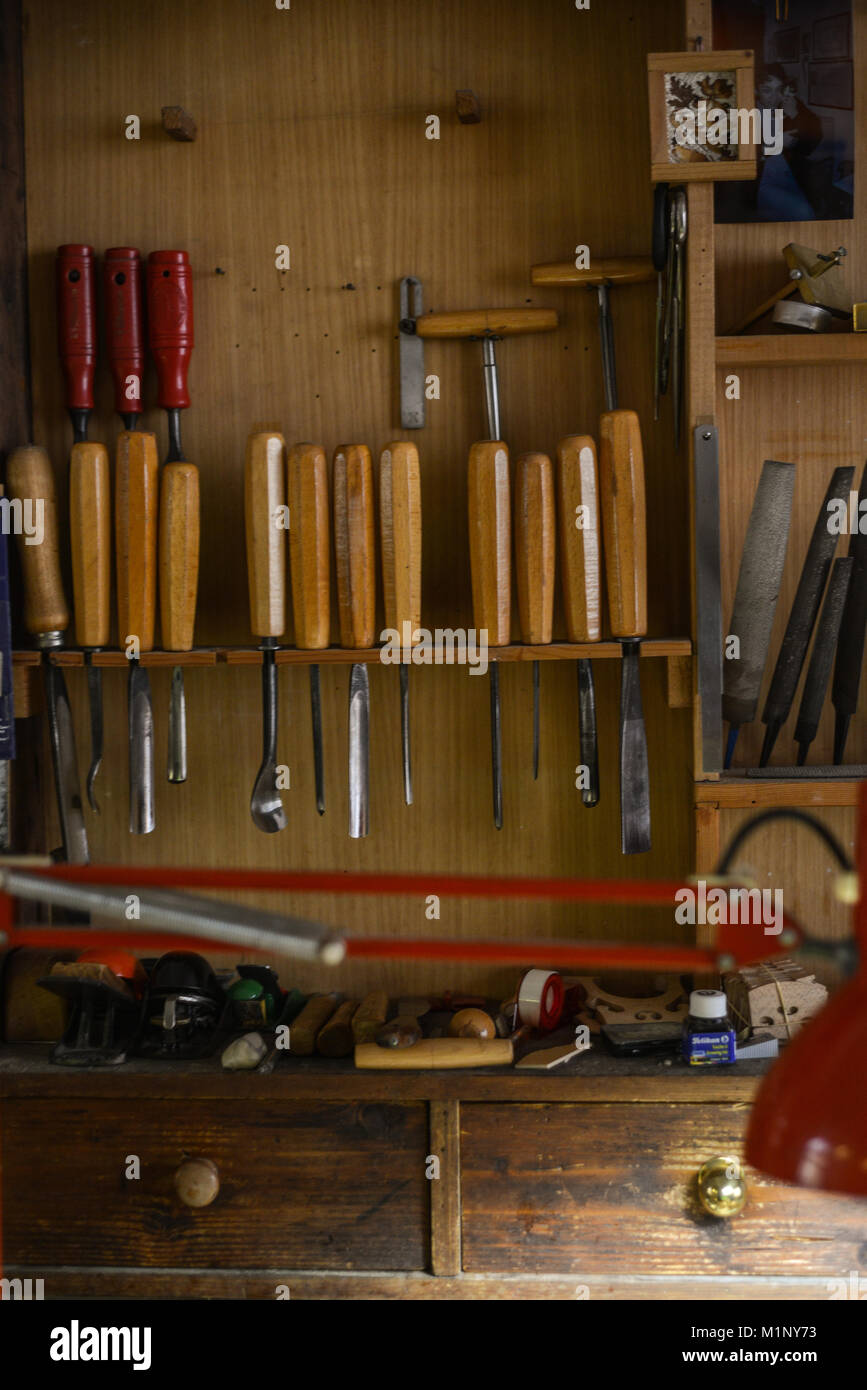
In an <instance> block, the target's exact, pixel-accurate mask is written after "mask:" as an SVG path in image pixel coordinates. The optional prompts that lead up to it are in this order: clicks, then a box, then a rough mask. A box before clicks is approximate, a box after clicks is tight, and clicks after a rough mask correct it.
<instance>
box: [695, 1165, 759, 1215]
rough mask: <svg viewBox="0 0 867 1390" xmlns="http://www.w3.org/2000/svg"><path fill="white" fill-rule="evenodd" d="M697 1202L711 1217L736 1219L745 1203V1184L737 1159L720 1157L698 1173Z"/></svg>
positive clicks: (742, 1171)
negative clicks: (731, 1217) (733, 1217)
mask: <svg viewBox="0 0 867 1390" xmlns="http://www.w3.org/2000/svg"><path fill="white" fill-rule="evenodd" d="M698 1199H699V1201H700V1202H701V1205H702V1206H703V1207H704V1210H705V1211H706V1212H708V1213H709V1214H710V1215H711V1216H723V1217H725V1216H737V1214H738V1212H739V1211H743V1209H744V1207H745V1205H746V1201H747V1183H746V1178H745V1177H744V1170H743V1166H742V1164H741V1161H740V1159H739V1158H734V1157H733V1156H732V1155H731V1154H719V1155H718V1156H717V1157H716V1158H709V1159H708V1161H707V1163H703V1164H702V1165H701V1167H700V1168H699V1170H698Z"/></svg>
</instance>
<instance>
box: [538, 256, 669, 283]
mask: <svg viewBox="0 0 867 1390" xmlns="http://www.w3.org/2000/svg"><path fill="white" fill-rule="evenodd" d="M655 275H656V271H655V270H654V268H653V260H652V259H651V257H650V256H617V257H613V258H611V259H610V260H605V261H594V262H593V264H592V265H590V266H588V268H587V269H586V270H579V269H578V267H577V266H576V265H575V264H574V262H573V261H554V262H553V263H552V264H550V265H534V266H533V267H532V269H531V270H530V283H531V284H533V285H604V284H608V285H638V284H642V283H643V282H644V281H645V280H652V279H653V277H654V276H655Z"/></svg>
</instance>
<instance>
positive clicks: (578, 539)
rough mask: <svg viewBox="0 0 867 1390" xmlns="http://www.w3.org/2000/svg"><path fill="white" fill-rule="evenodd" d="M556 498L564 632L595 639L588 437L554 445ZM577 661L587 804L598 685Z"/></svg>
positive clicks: (593, 782)
mask: <svg viewBox="0 0 867 1390" xmlns="http://www.w3.org/2000/svg"><path fill="white" fill-rule="evenodd" d="M557 502H558V512H559V523H560V573H561V577H562V584H563V607H564V610H565V614H566V635H567V637H568V639H569V641H570V642H598V641H599V640H600V638H601V636H602V586H601V562H602V552H601V546H600V540H601V532H600V529H599V469H598V466H597V461H596V445H595V444H594V442H593V440H592V439H591V437H590V436H589V435H580V434H572V435H569V436H567V438H566V439H561V441H560V443H559V444H558V446H557ZM576 665H577V667H578V725H579V731H580V737H581V763H582V767H583V768H584V769H585V770H586V786H583V787H582V789H581V799H582V801H583V803H584V805H585V806H595V805H597V803H598V801H599V748H598V741H597V731H596V687H595V684H594V681H593V665H592V663H591V662H590V661H589V660H588V659H587V658H586V657H585V658H581V659H579V660H578V662H577V663H576Z"/></svg>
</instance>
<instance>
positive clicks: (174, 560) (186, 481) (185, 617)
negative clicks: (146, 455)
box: [160, 463, 199, 652]
mask: <svg viewBox="0 0 867 1390" xmlns="http://www.w3.org/2000/svg"><path fill="white" fill-rule="evenodd" d="M198 587H199V470H198V468H197V467H196V465H195V464H194V463H167V464H166V465H165V466H164V468H163V476H162V482H161V484H160V631H161V635H162V644H163V647H164V648H165V650H166V651H167V652H188V651H189V650H190V648H191V647H192V645H193V630H194V628H195V624H196V593H197V591H198Z"/></svg>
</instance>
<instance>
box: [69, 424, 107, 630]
mask: <svg viewBox="0 0 867 1390" xmlns="http://www.w3.org/2000/svg"><path fill="white" fill-rule="evenodd" d="M110 492H111V483H110V470H109V465H108V450H107V449H106V447H105V445H104V444H73V446H72V452H71V454H70V456H69V532H70V549H71V553H72V601H73V605H74V610H75V640H76V642H77V643H78V645H79V646H80V647H104V646H105V645H106V644H107V642H108V636H109V627H110V622H111V496H110Z"/></svg>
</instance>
